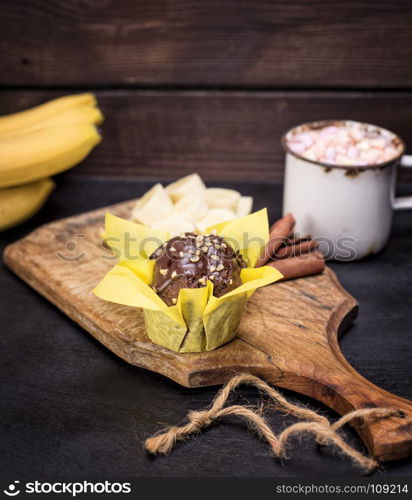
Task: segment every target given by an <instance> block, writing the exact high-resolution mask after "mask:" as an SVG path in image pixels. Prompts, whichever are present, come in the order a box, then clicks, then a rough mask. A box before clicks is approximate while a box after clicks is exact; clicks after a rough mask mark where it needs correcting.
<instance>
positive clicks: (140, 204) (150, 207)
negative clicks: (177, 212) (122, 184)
mask: <svg viewBox="0 0 412 500" xmlns="http://www.w3.org/2000/svg"><path fill="white" fill-rule="evenodd" d="M172 210H173V203H172V200H171V199H170V197H169V195H168V194H167V193H166V190H165V189H164V187H163V186H162V185H161V184H156V185H154V186H153V187H152V188H151V189H149V191H148V192H147V193H146V194H144V195H143V196H142V198H140V199H139V200H138V201H137V202H136V205H135V207H134V209H133V212H132V217H131V219H132V220H133V221H135V222H140V223H141V224H145V225H146V226H151V225H152V224H153V223H154V222H156V221H158V220H160V219H162V218H164V217H169V216H170V214H171V213H172Z"/></svg>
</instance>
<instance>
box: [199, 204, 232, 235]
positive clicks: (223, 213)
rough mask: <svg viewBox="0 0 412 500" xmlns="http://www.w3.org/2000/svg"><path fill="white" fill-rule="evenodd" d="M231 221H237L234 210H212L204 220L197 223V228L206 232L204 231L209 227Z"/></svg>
mask: <svg viewBox="0 0 412 500" xmlns="http://www.w3.org/2000/svg"><path fill="white" fill-rule="evenodd" d="M231 219H236V215H235V213H234V212H232V210H226V209H224V208H211V209H210V210H209V212H208V213H207V215H206V216H205V217H203V219H200V220H199V221H197V222H196V226H197V228H198V229H199V231H202V232H204V230H205V229H206V228H207V227H209V226H213V225H215V224H219V223H220V222H225V221H227V220H231Z"/></svg>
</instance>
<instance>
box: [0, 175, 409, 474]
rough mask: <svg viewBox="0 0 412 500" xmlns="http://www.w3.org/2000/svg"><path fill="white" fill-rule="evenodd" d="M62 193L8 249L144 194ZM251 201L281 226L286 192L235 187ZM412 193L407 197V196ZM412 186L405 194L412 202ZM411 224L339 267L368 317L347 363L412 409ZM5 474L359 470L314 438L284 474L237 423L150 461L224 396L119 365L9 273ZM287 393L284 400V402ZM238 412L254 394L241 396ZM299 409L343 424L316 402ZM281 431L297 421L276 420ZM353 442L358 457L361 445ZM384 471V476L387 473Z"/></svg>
mask: <svg viewBox="0 0 412 500" xmlns="http://www.w3.org/2000/svg"><path fill="white" fill-rule="evenodd" d="M58 184H59V188H58V190H57V191H56V192H55V193H54V194H53V196H52V197H51V199H50V200H49V202H48V204H47V205H46V207H45V208H44V209H43V210H42V212H41V213H40V214H38V215H37V216H36V217H35V218H34V219H32V220H31V221H29V222H27V223H26V224H24V225H22V226H20V227H19V228H16V229H13V230H10V231H8V232H7V233H3V234H2V236H1V248H2V249H3V248H4V246H5V245H6V244H7V243H9V242H12V241H14V240H16V239H17V238H19V237H21V236H23V235H25V234H27V233H28V232H29V231H30V230H32V229H34V228H35V227H36V226H38V225H39V224H42V223H45V222H48V221H51V220H54V219H58V218H61V217H64V216H69V215H72V214H76V213H80V212H83V211H86V210H90V209H94V208H97V207H100V206H102V205H109V204H111V203H115V202H118V201H122V200H125V199H129V198H133V197H136V196H138V195H140V194H142V193H143V192H144V191H145V190H146V189H147V188H148V187H149V184H145V183H142V182H136V181H119V180H117V181H113V180H110V179H107V180H98V179H94V180H93V179H85V178H83V179H76V178H73V177H70V176H61V177H60V179H58ZM233 187H237V188H239V189H241V190H242V192H244V193H248V194H251V195H253V196H255V199H256V204H255V208H260V207H263V206H268V207H269V208H270V215H271V218H272V219H274V218H275V217H278V216H279V215H280V207H281V185H279V184H274V183H266V184H250V183H249V184H234V185H233ZM404 191H405V192H408V189H404ZM411 191H412V187H411V186H409V192H411ZM411 235H412V217H411V214H410V213H408V212H404V213H397V214H396V215H395V224H394V229H393V234H392V237H391V240H390V243H389V245H388V247H387V248H386V250H385V251H384V252H382V253H381V254H380V255H379V256H377V257H375V258H371V259H369V260H365V261H362V262H357V263H346V264H332V267H333V268H334V269H335V270H336V271H337V273H338V276H339V278H340V279H341V281H342V283H343V284H344V286H345V287H346V288H347V289H348V290H349V291H350V292H351V293H352V294H353V295H354V296H355V297H356V298H357V299H358V300H359V302H360V314H359V318H358V319H357V321H356V323H355V325H354V326H353V327H352V328H351V329H350V330H349V331H348V332H347V333H346V334H345V336H344V337H343V338H342V341H341V345H342V349H343V352H344V354H345V355H346V357H347V358H348V360H349V361H350V362H351V363H352V364H353V365H354V367H355V368H356V369H357V370H359V371H360V372H361V373H362V374H363V375H364V376H366V377H367V378H369V379H370V380H372V381H373V382H374V383H376V384H378V385H380V386H382V387H384V388H385V389H387V390H389V391H392V392H394V393H396V394H399V395H400V396H403V397H406V398H412V383H411V354H410V353H411V347H412V337H411V323H412V307H411V306H412V295H411V285H410V276H411V274H412V238H411ZM0 304H1V307H0V324H1V325H2V327H1V335H0V345H1V348H0V385H1V393H0V443H1V445H0V446H1V453H0V471H1V474H2V476H3V477H13V478H15V477H18V478H22V479H23V478H25V477H28V476H30V477H35V478H36V479H42V478H50V477H54V478H55V477H60V478H62V477H70V476H71V477H85V478H87V477H93V478H107V477H126V476H128V477H136V476H137V477H144V476H159V477H161V476H163V477H165V476H166V477H175V476H176V477H185V476H193V477H198V476H215V477H216V476H249V477H250V476H255V477H263V476H266V477H286V476H312V477H313V476H355V475H358V474H359V470H358V469H357V468H356V467H354V466H353V465H352V464H351V463H349V461H348V460H346V459H344V458H342V457H340V456H338V455H337V453H336V452H334V451H333V450H331V449H330V448H327V449H322V450H320V449H318V448H317V447H316V445H315V443H314V441H313V439H311V438H308V439H306V440H304V441H303V442H301V443H299V442H298V441H294V443H293V446H292V447H291V449H290V455H291V458H290V459H289V460H287V461H285V462H284V464H280V463H279V462H277V461H276V460H274V459H273V458H272V457H271V455H270V453H269V450H268V447H267V445H266V444H265V443H263V442H262V441H260V440H259V439H257V438H256V436H255V435H253V434H251V433H250V432H248V431H247V430H246V427H245V425H244V424H243V423H242V422H239V421H238V420H236V419H231V418H228V419H225V420H224V421H221V422H220V423H218V424H217V425H214V426H213V427H211V428H210V429H208V430H207V431H206V432H204V433H203V434H201V435H200V436H199V437H198V438H196V439H191V440H189V441H187V442H185V443H181V444H179V445H178V446H177V447H176V449H175V450H174V451H173V453H172V454H171V455H170V456H167V457H157V458H151V457H148V456H147V455H146V454H145V452H144V451H143V441H144V439H145V438H146V437H148V436H149V435H151V434H152V433H154V432H155V431H157V430H158V429H159V428H161V427H162V426H165V425H169V424H178V423H179V422H181V421H182V420H183V419H184V417H185V415H186V414H187V412H188V411H189V410H190V409H200V408H203V407H204V406H206V405H208V404H209V403H210V401H211V400H212V398H213V396H214V395H215V393H216V390H217V389H216V388H213V387H211V388H204V389H190V390H189V389H184V388H182V387H179V386H177V385H176V384H175V383H173V382H171V381H170V380H167V379H165V378H163V377H162V376H159V375H156V374H153V373H150V372H148V371H145V370H142V369H139V368H136V367H133V366H129V365H127V364H126V363H125V362H123V361H122V360H120V359H118V358H117V357H115V356H114V355H113V354H112V353H110V352H109V351H107V350H106V349H105V348H104V347H102V346H101V345H100V344H98V343H97V342H95V341H94V340H93V339H92V338H91V337H90V335H88V334H87V333H86V332H85V331H83V330H82V329H81V328H80V327H78V326H77V325H76V324H75V323H73V322H72V321H70V320H69V319H68V318H67V317H65V316H64V315H63V314H62V313H61V312H60V311H59V310H57V309H56V308H55V307H54V306H52V305H51V304H50V303H48V302H47V301H46V300H45V299H43V298H42V297H40V296H39V295H38V294H37V293H35V292H34V291H33V290H31V289H30V288H29V287H28V286H27V285H26V284H25V283H23V282H22V281H20V280H19V279H18V278H17V277H16V276H14V275H13V274H12V273H11V272H9V271H8V270H7V269H6V268H2V269H1V271H0ZM285 392H286V391H285ZM238 396H239V397H238V400H239V402H243V403H244V402H249V403H255V402H257V401H258V396H257V393H256V392H255V391H254V390H252V389H247V388H244V389H243V390H239V391H238ZM287 396H288V397H290V398H292V400H294V401H300V402H301V403H303V404H307V405H308V406H309V407H311V408H314V409H316V410H320V411H322V412H324V413H325V414H326V415H327V416H328V417H330V418H334V417H336V415H335V414H334V413H333V412H331V411H329V410H328V409H326V408H325V407H321V405H319V404H318V403H316V402H315V401H313V400H309V399H307V398H304V397H302V396H299V395H296V394H292V393H287ZM269 420H270V423H271V425H273V427H274V428H275V429H277V430H280V429H282V428H284V426H285V425H288V424H290V423H292V422H293V421H294V419H293V418H289V417H285V416H283V415H280V414H273V415H270V416H269ZM346 436H347V439H348V440H349V441H350V443H352V444H353V445H354V446H356V447H358V448H362V446H361V444H360V442H359V441H358V439H357V437H356V435H355V434H354V433H353V432H352V431H351V430H347V431H346ZM380 473H381V472H378V473H377V474H380ZM411 473H412V462H411V460H410V459H409V460H403V461H400V462H397V463H388V464H385V465H384V467H383V474H387V475H399V476H407V475H410V474H411Z"/></svg>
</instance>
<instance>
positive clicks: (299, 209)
mask: <svg viewBox="0 0 412 500" xmlns="http://www.w3.org/2000/svg"><path fill="white" fill-rule="evenodd" d="M346 126H349V127H352V128H353V130H354V131H355V132H354V135H355V136H356V133H358V132H356V130H360V131H362V130H366V131H370V132H366V134H369V135H370V136H371V139H370V140H371V141H372V142H373V140H375V139H376V140H378V142H377V143H376V144H377V145H380V147H382V142H383V140H384V138H386V141H390V142H389V143H388V144H389V147H387V148H386V150H385V149H384V148H382V150H381V153H379V150H376V151H377V153H373V151H375V149H374V148H373V147H372V148H371V151H370V152H368V141H369V139H365V140H362V132H361V133H360V137H358V138H357V139H359V140H360V142H359V143H358V144H357V145H358V146H359V147H353V146H346V147H349V149H346V150H345V148H344V147H341V146H340V145H339V134H343V132H339V130H340V129H342V128H344V127H346ZM337 129H338V130H337ZM322 130H323V131H324V132H322V133H323V134H324V135H327V134H326V132H325V130H329V135H331V134H332V135H333V134H335V136H334V138H337V142H338V146H337V147H332V146H330V140H331V139H328V137H326V139H325V137H324V136H321V137H323V138H321V140H320V141H319V142H322V144H323V148H324V149H323V151H322V146H320V147H318V146H319V145H318V144H316V141H315V143H314V142H313V136H315V138H316V137H318V136H317V134H318V133H319V132H320V131H322ZM308 132H309V133H308ZM302 134H303V135H302ZM336 134H337V135H336ZM343 135H344V136H345V134H343ZM346 137H347V136H346ZM334 138H332V140H334ZM295 139H296V140H295ZM357 139H356V137H355V139H354V140H355V141H356V140H357ZM379 139H381V141H380V142H379ZM311 140H312V143H311ZM328 140H329V143H328ZM305 141H306V142H305ZM328 144H329V145H328ZM346 144H348V141H347V139H346ZM355 144H356V142H355ZM282 145H283V147H284V149H285V152H286V168H285V184H284V195H283V213H284V214H287V213H292V214H293V215H294V217H295V218H296V221H297V225H296V232H297V233H299V234H301V235H303V234H310V235H312V236H313V237H314V238H316V239H318V241H319V247H320V249H321V250H322V251H323V253H325V254H326V255H327V256H328V257H329V258H333V259H336V260H356V259H361V258H363V257H366V256H367V255H371V254H375V253H377V252H379V251H380V250H381V249H382V248H383V247H384V246H385V244H386V242H387V240H388V237H389V233H390V229H391V224H392V214H393V210H394V209H395V210H398V209H406V208H412V196H406V197H401V198H395V196H394V191H395V185H396V171H397V167H398V165H401V166H405V167H412V156H407V155H404V154H403V153H404V151H405V145H404V142H403V141H402V140H401V139H400V138H399V137H398V136H397V135H396V134H393V133H392V132H390V131H388V130H386V129H383V128H381V127H377V126H374V125H370V124H364V123H360V122H353V121H348V120H339V121H337V120H327V121H318V122H311V123H305V124H302V125H299V126H297V127H294V128H292V129H290V130H288V131H287V132H286V133H285V134H284V136H283V137H282ZM305 148H306V150H305ZM351 148H352V149H351ZM336 150H339V151H340V155H339V154H338V155H337V154H336ZM334 153H335V156H334V157H333V161H332V156H333V154H334ZM371 153H373V154H371ZM345 154H347V155H348V156H349V159H347V158H345V157H344V155H345ZM380 154H381V159H382V158H386V160H385V161H380V162H379V155H380ZM331 155H332V156H331ZM365 155H366V156H367V157H373V156H374V157H375V160H376V159H377V160H378V161H377V162H375V163H374V164H373V163H368V162H367V161H365ZM388 155H392V157H391V158H390V159H387V157H388ZM325 159H326V160H327V161H324V160H325ZM339 161H342V164H339ZM345 163H346V164H345ZM357 163H358V164H357Z"/></svg>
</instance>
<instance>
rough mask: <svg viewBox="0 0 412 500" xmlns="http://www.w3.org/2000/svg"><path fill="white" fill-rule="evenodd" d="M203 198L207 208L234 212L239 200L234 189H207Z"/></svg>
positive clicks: (238, 194)
mask: <svg viewBox="0 0 412 500" xmlns="http://www.w3.org/2000/svg"><path fill="white" fill-rule="evenodd" d="M204 198H205V201H206V203H207V204H208V206H209V208H224V209H226V210H232V211H233V212H234V211H235V210H236V207H237V204H238V202H239V200H240V193H239V192H238V191H235V190H234V189H225V188H208V189H206V192H205V195H204Z"/></svg>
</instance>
